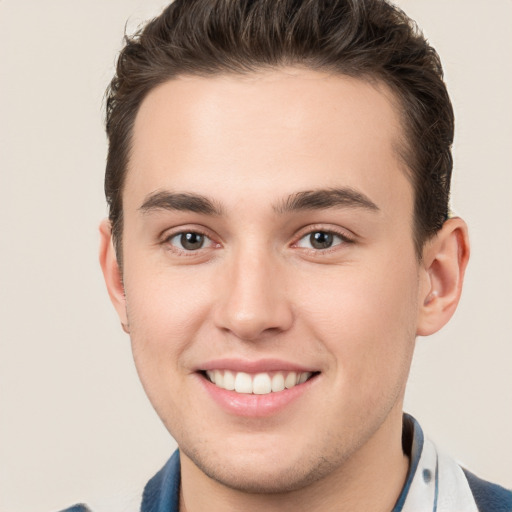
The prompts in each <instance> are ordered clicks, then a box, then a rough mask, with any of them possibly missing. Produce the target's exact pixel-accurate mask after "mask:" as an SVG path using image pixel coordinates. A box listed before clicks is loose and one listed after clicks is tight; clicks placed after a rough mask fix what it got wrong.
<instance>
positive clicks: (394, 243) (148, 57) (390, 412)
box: [100, 0, 512, 512]
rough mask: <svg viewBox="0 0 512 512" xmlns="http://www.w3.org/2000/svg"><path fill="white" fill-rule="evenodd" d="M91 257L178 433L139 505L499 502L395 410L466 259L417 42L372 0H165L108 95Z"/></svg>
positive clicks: (499, 495)
mask: <svg viewBox="0 0 512 512" xmlns="http://www.w3.org/2000/svg"><path fill="white" fill-rule="evenodd" d="M107 132H108V136H109V142H110V146H109V155H108V162H107V171H106V194H107V200H108V202H109V206H110V216H109V219H108V220H106V221H105V222H104V223H103V224H102V225H101V251H100V254H101V255H100V259H101V265H102V269H103V272H104V275H105V280H106V283H107V288H108V290H109V293H110V296H111V299H112V301H113V304H114V306H115V308H116V310H117V313H118V315H119V318H120V321H121V324H122V326H123V329H124V330H125V331H126V332H128V333H129V334H130V338H131V341H132V348H133V353H134V358H135V363H136V366H137V369H138V372H139V375H140V378H141V381H142V383H143V385H144V388H145V390H146V392H147V394H148V397H149V399H150V401H151V403H152V404H153V406H154V408H155V410H156V411H157V413H158V414H159V416H160V418H161V419H162V421H163V423H164V425H165V426H166V428H167V429H168V430H169V432H170V433H171V435H172V436H173V437H174V438H175V439H176V441H177V443H178V446H179V452H176V453H175V454H174V455H173V456H172V457H171V459H170V460H169V462H168V463H167V464H166V466H165V467H164V468H163V469H162V470H161V471H160V472H159V473H158V474H157V475H156V476H155V477H154V478H152V479H151V480H150V481H149V482H148V484H147V486H146V488H145V489H144V492H143V496H142V504H141V509H142V510H143V511H150V510H151V511H156V510H158V511H163V510H166V511H171V510H176V511H177V510H181V511H188V512H195V511H200V510H209V511H217V510H218V511H221V510H222V511H229V510H237V511H238V510H244V511H253V510H280V511H281V510H294V511H296V510H308V511H317V510H322V511H325V510H350V511H368V510H371V511H377V512H378V511H382V512H387V511H414V512H419V511H424V510H425V511H427V510H428V511H433V510H444V511H468V512H469V511H477V510H480V511H491V510H492V511H493V512H495V511H501V510H511V509H512V493H510V492H508V491H506V490H505V489H503V488H501V487H498V486H495V485H493V484H489V483H486V482H483V481H481V480H479V479H477V478H476V477H474V476H473V475H471V474H470V473H468V472H467V471H465V470H463V469H462V468H460V467H459V466H458V465H457V464H456V463H455V462H453V461H452V460H451V459H449V458H448V457H446V456H444V455H442V454H441V453H439V452H438V451H437V449H436V448H435V447H434V445H433V444H432V443H430V442H429V441H428V440H425V438H424V437H423V433H422V431H421V428H420V427H419V425H418V424H417V423H416V422H415V420H414V419H412V418H411V417H409V416H407V415H405V416H404V415H403V413H402V404H403V397H404V391H405V385H406V381H407V376H408V372H409V367H410V362H411V358H412V354H413V350H414V344H415V338H416V336H417V335H429V334H432V333H434V332H436V331H437V330H439V329H440V328H441V327H442V326H443V325H444V324H445V323H446V322H447V321H448V320H449V319H450V317H451V316H452V314H453V312H454V310H455V308H456V306H457V303H458V300H459V297H460V293H461V287H462V281H463V276H464V270H465V267H466V264H467V260H468V256H469V246H468V239H467V230H466V226H465V224H464V222H463V221H462V220H461V219H459V218H449V216H448V198H449V187H450V175H451V164H452V160H451V152H450V148H451V143H452V140H453V113H452V109H451V105H450V101H449V98H448V95H447V92H446V88H445V85H444V83H443V81H442V69H441V65H440V62H439V59H438V57H437V54H436V53H435V51H434V50H433V49H432V48H431V47H430V46H429V45H428V44H427V43H426V41H425V40H424V38H423V37H422V36H421V34H419V33H418V32H417V31H416V30H415V28H414V25H413V23H412V22H411V21H410V20H409V19H408V18H407V17H406V16H405V15H404V14H403V13H402V12H400V11H399V10H397V9H395V8H394V7H392V6H390V5H389V4H387V3H385V2H383V1H370V0H365V1H363V0H359V1H354V0H338V1H333V2H327V1H321V0H303V1H293V2H292V1H291V0H290V1H287V0H283V1H276V0H255V1H249V0H238V1H236V2H233V1H229V0H183V1H181V0H177V1H175V2H174V3H173V4H171V5H170V6H169V7H168V8H167V9H166V10H165V11H164V12H163V13H162V15H161V16H159V17H158V18H156V19H155V20H153V21H152V22H151V23H149V24H148V25H147V26H146V27H145V28H144V29H143V30H142V32H141V33H140V34H138V35H137V36H136V37H134V38H132V39H130V40H128V41H127V44H126V46H125V48H124V49H123V51H122V53H121V56H120V58H119V61H118V66H117V73H116V77H115V78H114V80H113V81H112V84H111V87H110V90H109V96H108V103H107Z"/></svg>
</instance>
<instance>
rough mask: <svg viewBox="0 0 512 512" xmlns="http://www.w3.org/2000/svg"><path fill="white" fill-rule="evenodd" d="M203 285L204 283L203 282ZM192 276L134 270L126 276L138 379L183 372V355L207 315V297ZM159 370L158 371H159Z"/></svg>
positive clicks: (128, 307)
mask: <svg viewBox="0 0 512 512" xmlns="http://www.w3.org/2000/svg"><path fill="white" fill-rule="evenodd" d="M203 282H204V281H203ZM199 283H201V279H200V278H199V276H197V273H196V275H193V273H192V272H189V273H187V272H181V273H176V272H174V273H173V272H170V271H169V270H168V269H167V270H165V271H162V272H158V271H152V270H151V269H147V270H146V271H144V269H142V268H140V267H139V268H137V272H133V273H131V274H130V272H129V269H127V272H126V280H125V291H126V308H127V316H128V321H129V328H130V337H131V340H132V347H133V354H134V358H135V362H136V365H137V369H138V371H139V373H140V374H141V379H144V377H145V375H146V374H147V375H148V378H151V379H154V380H156V376H157V375H158V373H159V371H165V372H166V373H165V375H164V376H163V378H166V379H167V378H168V375H169V371H172V372H173V375H179V374H180V373H182V372H183V368H181V363H182V361H183V358H182V355H183V353H184V352H186V350H187V348H188V347H189V346H190V345H191V344H192V342H193V340H194V338H195V337H196V335H197V332H198V330H199V329H200V328H201V325H202V324H203V322H204V319H205V317H206V315H207V309H208V308H207V305H206V302H207V300H208V299H207V294H206V291H205V289H204V286H200V284H199ZM160 369H161V370H160Z"/></svg>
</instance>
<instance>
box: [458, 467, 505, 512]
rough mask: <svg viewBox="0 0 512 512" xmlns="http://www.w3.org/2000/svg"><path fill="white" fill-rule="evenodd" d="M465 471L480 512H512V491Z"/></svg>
mask: <svg viewBox="0 0 512 512" xmlns="http://www.w3.org/2000/svg"><path fill="white" fill-rule="evenodd" d="M463 471H464V474H465V475H466V478H467V481H468V484H469V487H470V489H471V492H472V493H473V497H474V499H475V502H476V504H477V506H478V510H479V512H512V491H510V490H508V489H505V488H504V487H501V486H500V485H496V484H493V483H491V482H487V481H485V480H482V479H481V478H478V477H477V476H475V475H474V474H473V473H471V472H470V471H468V470H467V469H463Z"/></svg>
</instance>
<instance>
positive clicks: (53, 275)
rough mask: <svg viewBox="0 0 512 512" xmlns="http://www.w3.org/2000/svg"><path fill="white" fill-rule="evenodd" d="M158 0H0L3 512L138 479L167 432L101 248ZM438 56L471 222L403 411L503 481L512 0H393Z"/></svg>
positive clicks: (511, 306)
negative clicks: (117, 76) (126, 55)
mask: <svg viewBox="0 0 512 512" xmlns="http://www.w3.org/2000/svg"><path fill="white" fill-rule="evenodd" d="M164 3H165V2H163V1H157V0H151V1H150V0H108V1H105V0H89V1H88V2H84V1H78V0H46V1H44V2H42V1H39V0H25V1H23V0H0V59H1V62H0V75H1V76H0V80H1V81H0V87H1V90H0V120H1V122H0V145H1V149H0V151H1V168H0V172H1V182H0V210H1V211H0V234H1V235H0V260H1V273H0V294H1V296H0V299H1V304H0V336H1V346H0V350H1V354H0V511H2V512H4V511H5V512H7V511H12V512H29V511H30V512H38V511H41V512H43V511H51V510H58V509H59V508H61V507H63V506H65V505H70V504H72V503H75V502H76V501H78V500H87V501H88V502H89V503H91V504H93V503H95V502H97V500H98V499H99V498H100V497H102V496H108V495H110V496H112V497H113V498H114V500H113V502H115V500H116V499H117V496H120V495H123V494H125V493H126V492H128V490H130V489H132V488H136V487H137V485H139V486H142V485H143V483H144V482H145V481H146V480H147V479H148V478H149V477H150V476H151V475H152V474H153V473H154V472H155V471H156V470H157V469H159V467H160V466H161V465H162V464H163V463H164V461H165V460H166V459H167V458H168V456H169V454H170V452H171V451H172V449H173V447H174V443H173V441H172V440H171V439H170V438H169V436H168V434H167V433H166V431H165V429H164V428H163V426H161V424H160V422H159V420H158V419H157V417H156V414H155V413H154V412H153V410H152V409H151V407H150V405H149V404H148V403H147V401H146V398H145V396H144V394H143V391H142V389H141V387H140V385H139V383H138V379H137V376H136V373H135V371H134V367H133V364H132V360H131V354H130V348H129V343H128V338H127V337H126V335H125V334H124V333H123V332H122V331H121V329H120V327H119V325H118V322H117V319H116V316H115V314H114V311H113V309H112V307H111V306H110V303H109V301H108V298H107V294H106V292H105V290H104V286H103V282H102V277H101V275H100V270H99V267H98V264H97V256H96V254H97V243H98V235H97V224H98V222H99V220H100V219H101V218H102V217H103V216H104V215H105V213H106V209H105V205H104V199H103V191H102V179H103V168H104V159H105V148H106V145H105V137H104V134H103V127H102V116H103V114H102V95H103V91H104V89H105V87H106V85H107V83H108V81H109V79H110V77H111V75H112V69H113V63H114V59H115V54H116V52H117V51H118V49H119V48H120V46H121V40H122V36H123V31H124V25H125V22H126V20H129V21H128V30H129V31H130V30H132V29H133V28H134V27H135V26H137V24H138V23H140V22H141V21H142V20H144V19H146V18H147V17H148V16H151V15H153V14H156V13H157V12H158V9H159V7H160V6H162V5H163V4H164ZM400 5H401V6H402V7H403V8H404V9H405V10H406V12H408V13H409V15H411V16H412V17H413V18H415V19H416V20H417V21H418V23H419V24H420V26H422V27H423V28H424V30H425V32H426V34H427V36H428V37H429V39H430V41H431V42H432V44H433V45H434V46H435V47H436V48H437V49H438V51H439V53H440V54H441V56H442V58H443V62H444V65H445V69H446V78H447V82H448V86H449V89H450V91H451V94H452V97H453V102H454V106H455V110H456V117H457V125H458V129H457V138H456V144H455V152H454V153H455V178H454V183H453V207H454V209H455V211H456V212H457V213H458V214H460V215H462V216H463V217H464V218H466V220H467V221H468V223H469V225H470V233H471V238H472V243H473V254H472V261H471V263H470V267H469V273H468V276H467V281H466V287H465V293H464V297H463V300H462V302H461V305H460V308H459V311H458V312H457V314H456V316H455V318H454V319H453V321H452V322H451V324H450V325H449V326H448V327H447V328H445V329H444V331H443V332H442V333H440V334H438V335H436V336H433V337H431V338H430V339H420V340H419V341H418V350H417V354H416V359H415V362H414V366H413V370H412V375H411V382H410V387H409V393H408V396H407V410H408V411H410V412H411V413H413V414H414V415H415V416H416V417H417V418H418V419H419V420H420V422H421V423H422V425H423V427H424V429H425V430H426V432H427V433H428V435H429V436H430V437H431V438H433V439H434V440H435V441H437V443H438V444H439V445H440V446H441V447H443V448H445V449H446V450H447V451H449V452H450V453H451V454H452V455H453V456H454V457H456V458H457V459H459V460H461V461H463V462H464V463H465V464H467V465H468V466H469V467H470V468H471V469H473V470H474V471H475V472H477V473H478V474H479V475H480V476H482V477H485V478H488V479H491V480H494V481H497V482H499V483H501V484H503V485H507V486H509V487H512V465H511V461H512V441H511V438H510V433H511V432H512V412H511V404H512V385H511V382H512V378H511V368H512V334H511V331H512V328H511V327H512V325H511V318H512V264H511V262H512V199H511V192H512V157H511V144H512V120H511V119H512V115H511V114H512V102H511V91H512V59H511V58H510V56H511V55H512V44H511V42H512V38H511V35H510V22H511V21H512V1H510V0H492V2H484V1H483V0H479V1H477V0H401V1H400Z"/></svg>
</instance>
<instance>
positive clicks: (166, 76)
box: [105, 0, 454, 262]
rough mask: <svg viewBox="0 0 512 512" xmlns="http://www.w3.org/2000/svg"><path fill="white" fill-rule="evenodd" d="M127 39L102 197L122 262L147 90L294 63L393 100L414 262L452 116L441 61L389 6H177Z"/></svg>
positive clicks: (435, 221) (436, 220) (442, 214)
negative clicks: (354, 80)
mask: <svg viewBox="0 0 512 512" xmlns="http://www.w3.org/2000/svg"><path fill="white" fill-rule="evenodd" d="M125 42H126V44H125V46H124V48H123V49H122V51H121V53H120V55H119V58H118V61H117V69H116V75H115V76H114V78H113V80H112V82H111V84H110V86H109V88H108V90H107V112H106V129H107V135H108V139H109V150H108V157H107V166H106V173H105V194H106V198H107V202H108V205H109V218H110V221H111V223H112V230H113V239H114V243H115V245H116V251H117V254H118V260H119V261H120V262H121V235H122V226H123V205H122V192H123V185H124V181H125V175H126V169H127V164H128V161H129V158H130V147H131V137H132V130H133V124H134V121H135V117H136V114H137V112H138V109H139V107H140V105H141V103H142V101H143V100H144V98H145V97H146V95H147V94H148V93H149V92H150V91H151V90H152V89H154V88H155V87H156V86H157V85H159V84H161V83H163V82H165V81H167V80H170V79H172V78H174V77H176V76H178V75H185V74H186V75H200V76H208V75H214V74H220V73H242V74H243V73H251V72H255V71H258V70H262V69H272V68H279V67H283V66H290V65H298V66H303V67H307V68H310V69H314V70H326V71H329V72H334V73H339V74H343V75H348V76H352V77H359V78H363V79H373V80H375V79H376V80H380V81H382V82H383V83H385V84H387V85H388V86H389V87H390V88H391V90H392V91H393V92H394V93H395V95H396V97H397V99H398V100H399V101H398V105H399V110H400V115H401V119H402V123H403V127H404V133H405V136H406V140H405V143H404V144H403V147H402V148H401V154H402V157H403V159H404V161H405V162H406V164H407V167H408V169H409V171H410V172H409V176H410V179H411V183H412V185H413V189H414V194H415V203H414V241H415V245H416V251H417V254H418V256H419V257H421V252H422V247H423V244H424V242H425V241H426V240H427V239H428V238H430V237H431V236H433V235H434V234H435V233H436V232H437V231H438V230H439V229H440V228H441V227H442V225H443V223H444V221H445V220H446V218H447V216H448V200H449V193H450V178H451V171H452V156H451V145H452V142H453V130H454V119H453V109H452V106H451V102H450V99H449V96H448V93H447V90H446V86H445V84H444V82H443V71H442V67H441V62H440V60H439V56H438V55H437V53H436V51H435V50H434V49H433V48H432V47H431V46H430V45H429V44H428V42H427V41H426V39H425V38H424V37H423V35H422V33H421V32H420V31H419V30H418V28H417V26H416V24H415V23H414V22H413V21H412V20H411V19H410V18H408V17H407V16H406V15H405V14H404V13H403V12H402V11H401V10H400V9H398V8H397V7H395V6H393V5H391V4H390V3H388V2H387V1H384V0H175V1H174V2H173V3H172V4H171V5H169V6H168V7H167V8H166V9H165V10H164V11H163V12H162V14H161V15H160V16H158V17H157V18H155V19H153V20H152V21H150V22H149V23H148V24H147V25H146V26H145V27H144V28H143V29H142V30H140V31H139V32H138V33H136V34H135V35H134V36H132V37H126V38H125Z"/></svg>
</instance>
